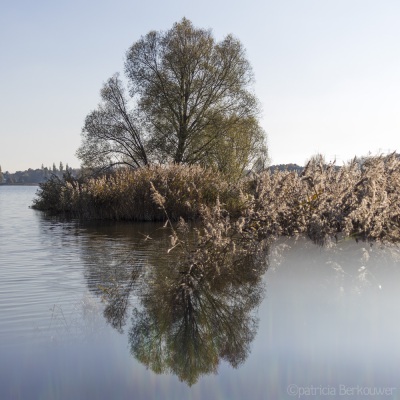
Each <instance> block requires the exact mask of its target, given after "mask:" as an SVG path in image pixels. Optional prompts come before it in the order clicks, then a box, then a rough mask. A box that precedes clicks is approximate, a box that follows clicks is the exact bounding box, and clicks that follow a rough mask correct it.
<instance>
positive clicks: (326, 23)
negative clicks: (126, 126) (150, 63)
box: [0, 0, 400, 172]
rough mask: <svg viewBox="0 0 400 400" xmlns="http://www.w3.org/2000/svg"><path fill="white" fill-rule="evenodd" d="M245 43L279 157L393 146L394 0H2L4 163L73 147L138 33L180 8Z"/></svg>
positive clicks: (67, 153)
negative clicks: (104, 84) (84, 123)
mask: <svg viewBox="0 0 400 400" xmlns="http://www.w3.org/2000/svg"><path fill="white" fill-rule="evenodd" d="M184 16H185V17H186V18H188V19H190V20H191V21H192V22H193V24H194V25H195V26H198V27H202V28H211V29H212V30H213V32H214V35H215V36H216V38H217V39H222V38H223V37H224V36H225V35H226V34H228V33H233V34H234V35H235V36H236V37H238V38H239V39H240V40H241V42H242V43H243V45H244V47H245V48H246V49H247V56H248V59H249V61H250V63H251V65H252V66H253V70H254V74H255V79H256V82H255V92H256V94H257V97H258V98H259V100H260V102H261V104H262V107H263V119H262V126H263V127H264V129H265V131H266V132H267V134H268V144H269V149H270V156H271V158H272V163H274V164H277V163H289V162H294V163H298V164H301V165H302V164H304V162H305V161H306V159H307V158H309V157H310V156H311V155H313V154H315V153H317V152H320V153H322V154H324V155H325V156H326V158H327V159H328V160H331V159H333V158H334V157H335V156H336V158H337V160H338V163H342V162H343V161H346V160H348V159H349V158H352V157H353V156H354V155H358V156H361V155H365V154H367V153H368V152H372V153H373V154H376V153H377V152H379V151H383V152H387V151H388V150H398V151H400V146H399V137H400V135H399V134H400V1H398V0H373V1H371V0H274V1H271V0H263V1H261V0H260V1H255V0H247V1H243V0H242V1H237V0H229V1H228V0H223V1H218V0H212V1H210V0H203V1H197V2H193V1H190V0H182V1H181V0H171V1H165V0H163V1H161V0H153V1H151V0H148V1H146V2H139V1H136V0H130V1H128V0H106V1H104V0H101V1H93V0H87V1H85V0H80V1H77V0H52V1H44V0H35V1H30V0H29V1H28V0H0V57H1V58H0V139H1V140H0V165H1V167H2V169H3V171H6V170H8V171H10V172H14V171H16V170H23V169H27V168H29V167H31V168H39V167H40V166H41V164H42V163H43V164H44V165H45V166H51V165H52V164H53V162H55V163H56V165H58V164H59V162H60V161H62V162H63V163H64V164H65V163H68V164H69V165H70V166H73V167H78V166H79V160H77V159H76V157H75V151H76V149H77V148H78V146H79V144H80V132H81V128H82V125H83V122H84V119H85V116H86V115H87V114H88V112H90V111H91V110H92V109H94V108H96V106H97V104H98V102H99V91H100V88H101V86H102V83H103V82H104V81H106V80H107V79H108V78H109V77H110V76H111V75H112V74H113V73H114V72H117V71H120V72H122V71H123V63H124V55H125V52H126V50H127V49H128V48H129V47H130V46H131V44H132V43H133V42H134V41H136V40H137V39H138V38H139V37H140V36H141V35H144V34H146V33H147V32H148V31H150V30H166V29H169V28H170V27H171V26H172V24H173V23H174V22H176V21H179V20H180V19H181V18H182V17H184Z"/></svg>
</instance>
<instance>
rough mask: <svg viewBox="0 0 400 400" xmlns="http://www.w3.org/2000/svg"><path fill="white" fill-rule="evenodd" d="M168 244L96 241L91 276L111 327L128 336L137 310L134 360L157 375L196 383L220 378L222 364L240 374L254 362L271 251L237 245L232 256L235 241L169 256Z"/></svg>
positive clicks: (90, 251) (88, 253)
mask: <svg viewBox="0 0 400 400" xmlns="http://www.w3.org/2000/svg"><path fill="white" fill-rule="evenodd" d="M186 233H187V232H186ZM165 238H166V235H165V234H163V235H162V237H161V238H159V240H148V241H147V242H146V244H145V245H144V244H143V240H141V244H140V245H139V246H137V244H133V243H132V242H129V241H126V242H124V241H121V240H119V241H118V244H117V243H116V242H115V241H113V240H112V239H110V238H107V237H105V236H92V237H91V240H90V241H89V243H88V245H87V246H85V253H84V255H83V257H84V259H85V264H86V267H87V268H86V278H87V281H88V285H89V288H90V290H91V291H93V292H94V293H96V294H97V295H99V296H101V297H102V299H103V301H104V303H105V309H104V317H105V318H106V320H107V322H108V323H109V324H110V325H111V326H112V327H114V328H115V329H116V330H118V331H119V332H121V333H122V332H123V328H124V326H125V325H126V323H127V319H128V318H127V316H128V315H129V314H130V312H129V310H131V307H132V306H133V307H132V308H133V309H132V314H131V315H132V319H131V326H130V327H129V332H128V338H129V344H130V351H131V353H132V355H133V356H134V357H135V358H136V359H137V360H138V361H140V362H141V363H143V364H144V365H146V366H147V367H148V368H150V369H151V370H152V371H154V372H155V373H173V374H175V375H177V376H178V377H179V379H180V380H181V381H185V382H187V383H188V384H189V385H192V384H194V383H195V382H196V381H197V380H198V378H199V377H200V376H201V375H203V374H210V373H216V372H217V368H218V365H219V363H220V362H221V361H222V360H223V361H226V362H228V363H229V364H230V365H232V366H233V367H235V368H236V367H238V366H239V365H240V364H241V363H243V362H244V361H245V360H246V358H247V356H248V354H249V351H250V343H251V342H252V340H253V339H254V337H255V335H256V331H257V324H258V320H257V318H256V315H255V311H256V308H257V306H258V305H259V304H260V302H261V300H262V298H263V294H264V284H263V280H262V276H263V275H264V273H265V271H266V270H267V267H268V261H267V260H268V259H267V253H266V251H267V247H266V246H265V245H260V246H259V248H256V247H255V246H254V243H252V244H251V247H249V248H245V246H243V251H240V249H239V242H237V244H238V247H237V248H236V250H235V252H234V253H232V251H231V250H230V249H231V247H230V246H231V243H230V242H227V245H226V246H225V247H224V246H222V247H218V248H217V249H215V248H214V246H211V247H210V246H209V242H205V243H203V247H196V246H194V247H193V246H191V247H190V249H189V248H181V250H178V249H175V250H174V251H172V252H170V253H169V254H167V249H168V245H169V243H166V241H165ZM192 244H193V243H192ZM214 253H215V254H214ZM203 256H204V257H203ZM217 258H218V259H217ZM131 303H132V304H131Z"/></svg>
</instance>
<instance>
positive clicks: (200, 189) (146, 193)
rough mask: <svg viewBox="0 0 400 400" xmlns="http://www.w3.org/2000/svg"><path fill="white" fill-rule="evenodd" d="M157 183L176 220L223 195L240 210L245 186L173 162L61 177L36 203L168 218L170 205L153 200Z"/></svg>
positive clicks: (57, 210) (79, 213) (81, 213)
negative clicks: (240, 189)
mask: <svg viewBox="0 0 400 400" xmlns="http://www.w3.org/2000/svg"><path fill="white" fill-rule="evenodd" d="M152 186H153V187H154V188H155V189H156V190H157V192H158V193H160V194H161V196H163V198H164V199H165V209H166V210H167V212H168V215H169V218H171V220H178V219H179V218H180V217H182V218H184V219H188V220H194V219H197V218H199V215H200V208H201V207H202V206H213V205H214V204H215V203H216V201H217V198H219V199H220V201H222V202H224V204H227V206H228V207H229V209H230V210H231V211H232V212H236V213H237V212H238V209H239V208H240V205H239V203H238V199H239V196H238V192H237V191H238V187H239V185H231V184H229V183H228V182H227V181H226V180H225V179H224V178H223V177H222V176H221V175H219V174H218V173H216V172H215V171H212V170H207V169H203V168H201V167H199V166H184V165H168V166H151V167H143V168H140V169H136V170H132V169H120V170H117V171H115V172H113V173H108V174H105V175H103V176H101V177H96V178H87V179H82V178H81V179H75V178H73V177H71V176H65V177H64V179H63V180H60V179H58V178H56V177H54V178H52V179H50V180H48V181H47V182H45V183H43V184H41V185H40V189H39V191H38V194H37V195H38V197H37V199H35V201H34V204H33V208H35V209H38V210H43V211H48V212H50V213H54V214H64V215H67V216H71V217H75V218H82V219H108V220H128V221H162V220H165V218H166V215H165V212H164V210H162V209H160V207H159V206H158V205H157V204H156V203H155V202H154V201H153V200H152V195H153V191H152Z"/></svg>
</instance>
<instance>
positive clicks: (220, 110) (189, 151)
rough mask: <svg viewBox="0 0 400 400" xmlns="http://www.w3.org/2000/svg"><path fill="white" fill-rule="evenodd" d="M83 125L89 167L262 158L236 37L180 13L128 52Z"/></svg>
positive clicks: (222, 165) (242, 162) (224, 163)
mask: <svg viewBox="0 0 400 400" xmlns="http://www.w3.org/2000/svg"><path fill="white" fill-rule="evenodd" d="M125 75H126V80H127V83H128V94H127V90H126V89H125V87H124V84H123V81H122V80H121V79H120V77H119V75H118V74H116V75H114V76H113V77H111V78H110V79H109V80H108V81H107V82H106V83H105V84H104V86H103V88H102V90H101V103H100V104H99V106H98V108H97V109H96V110H94V111H92V112H91V113H90V114H89V115H88V116H87V117H86V121H85V125H84V127H83V130H82V134H83V141H82V145H81V147H80V148H79V150H78V156H79V157H80V158H81V159H82V161H83V162H84V164H86V165H88V166H106V165H115V164H120V163H124V164H128V165H130V166H133V167H139V166H142V165H148V164H150V163H152V162H157V163H168V162H174V163H188V164H195V163H199V164H203V165H206V166H213V167H216V168H218V169H220V170H222V171H224V172H227V173H229V172H230V170H232V169H235V171H242V170H243V169H244V168H246V167H249V165H250V164H251V163H252V162H253V161H255V160H256V159H258V160H260V159H262V158H263V157H264V158H266V156H267V151H266V145H265V135H264V132H263V130H262V128H261V127H260V126H259V123H258V116H259V107H258V101H257V98H256V97H255V95H254V93H253V90H252V84H253V74H252V70H251V66H250V64H249V62H248V60H247V59H246V56H245V50H244V48H243V46H242V44H241V43H240V41H239V40H238V39H236V38H234V37H233V36H232V35H228V36H226V37H225V38H224V39H223V40H222V41H220V42H217V41H216V40H215V39H214V37H213V35H212V32H211V30H204V29H199V28H195V27H194V26H193V24H192V23H191V22H190V21H189V20H187V19H185V18H184V19H182V20H181V21H180V22H178V23H175V24H174V25H173V27H172V28H171V29H170V30H168V31H166V32H157V31H151V32H149V33H148V34H147V35H145V36H142V37H141V38H140V39H139V40H138V41H136V42H135V43H133V45H132V46H131V48H130V49H129V50H128V51H127V53H126V61H125Z"/></svg>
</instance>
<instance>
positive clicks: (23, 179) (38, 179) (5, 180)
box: [0, 162, 80, 185]
mask: <svg viewBox="0 0 400 400" xmlns="http://www.w3.org/2000/svg"><path fill="white" fill-rule="evenodd" d="M67 171H68V172H69V173H70V174H71V175H73V176H77V175H78V174H79V171H80V170H79V169H76V168H70V167H69V166H68V164H66V165H65V167H64V165H63V163H62V162H60V164H59V167H58V168H57V167H56V165H55V164H54V163H53V166H52V167H45V166H44V165H42V166H41V168H37V169H32V168H29V169H27V170H25V171H17V172H14V173H10V172H8V171H6V172H1V168H0V184H6V185H21V184H22V185H23V184H25V185H26V184H39V183H43V182H46V181H47V180H48V179H49V178H51V177H52V176H54V175H55V176H57V177H59V178H62V177H63V175H64V174H65V173H66V172H67Z"/></svg>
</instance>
